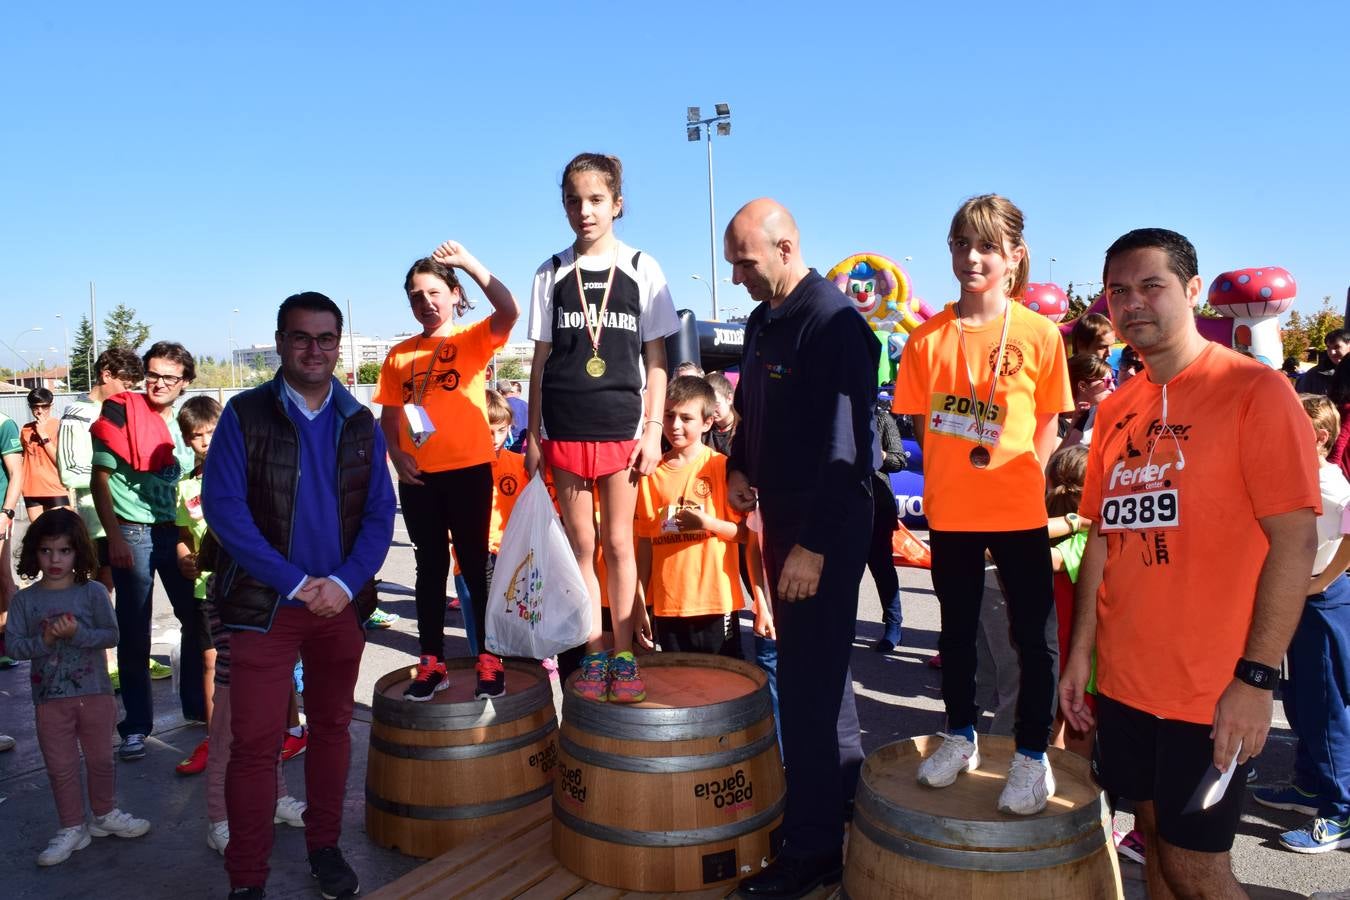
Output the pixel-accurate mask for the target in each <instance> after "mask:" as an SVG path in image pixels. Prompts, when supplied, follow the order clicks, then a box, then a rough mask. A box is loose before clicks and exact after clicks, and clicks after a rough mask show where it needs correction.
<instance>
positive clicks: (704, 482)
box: [694, 475, 712, 499]
mask: <svg viewBox="0 0 1350 900" xmlns="http://www.w3.org/2000/svg"><path fill="white" fill-rule="evenodd" d="M694 496H696V497H698V498H699V499H707V498H708V497H710V496H712V479H710V478H709V477H708V476H707V475H700V476H698V480H697V481H695V482H694Z"/></svg>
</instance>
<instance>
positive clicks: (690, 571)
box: [634, 375, 746, 659]
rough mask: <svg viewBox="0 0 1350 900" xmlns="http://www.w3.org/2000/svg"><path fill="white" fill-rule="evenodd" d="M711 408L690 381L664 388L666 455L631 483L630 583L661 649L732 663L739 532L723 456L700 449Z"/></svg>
mask: <svg viewBox="0 0 1350 900" xmlns="http://www.w3.org/2000/svg"><path fill="white" fill-rule="evenodd" d="M716 405H717V394H716V392H714V391H713V388H712V385H710V384H708V382H706V381H704V380H703V379H702V378H699V377H698V376H696V375H681V376H679V377H677V378H675V379H673V380H672V381H671V382H670V385H669V386H668V387H667V388H666V407H665V416H664V421H663V422H662V431H663V434H664V435H665V438H666V441H667V443H669V444H670V450H669V451H668V452H667V453H666V454H665V455H664V456H663V457H662V459H661V464H660V465H659V466H657V467H656V471H654V472H652V473H651V474H650V475H648V476H646V477H645V478H643V479H642V481H641V483H640V484H639V485H638V499H637V512H636V516H635V519H636V526H635V528H634V532H635V533H636V535H637V538H638V583H639V584H642V585H643V586H644V587H645V588H646V594H647V604H648V605H649V606H651V607H652V613H653V620H652V626H653V631H654V633H655V637H656V642H657V643H658V644H660V645H661V649H662V650H667V651H676V652H680V651H683V652H694V653H718V654H721V655H723V656H731V657H734V658H737V659H739V658H740V656H741V654H740V652H739V649H740V646H739V641H740V633H739V631H738V630H737V629H736V628H735V627H733V626H734V619H733V618H732V613H733V612H734V611H735V610H737V609H739V608H740V607H741V602H742V599H741V576H740V565H739V560H740V554H739V553H738V552H737V549H736V545H737V544H739V543H743V542H744V541H745V538H746V528H745V522H744V517H743V516H742V515H741V514H740V513H737V512H733V511H732V510H731V508H730V505H729V504H728V503H727V480H726V474H727V458H726V457H725V456H723V455H722V454H721V453H718V452H717V451H716V450H714V449H712V448H711V447H707V446H704V444H703V435H704V434H705V433H706V432H707V431H708V429H710V428H712V427H713V414H714V411H715V407H716Z"/></svg>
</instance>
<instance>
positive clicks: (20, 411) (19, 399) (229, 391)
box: [0, 384, 375, 425]
mask: <svg viewBox="0 0 1350 900" xmlns="http://www.w3.org/2000/svg"><path fill="white" fill-rule="evenodd" d="M246 390H248V389H247V388H189V389H187V390H186V391H184V392H183V396H181V397H179V398H178V403H177V404H175V407H174V408H175V409H176V408H177V407H178V406H181V405H182V403H183V401H185V400H187V398H189V397H195V396H197V395H199V394H205V395H206V396H208V397H215V398H216V399H217V400H219V401H220V404H221V405H222V406H224V405H225V404H226V403H227V402H228V401H229V399H230V398H231V397H233V396H234V395H235V394H241V393H243V392H244V391H246ZM348 390H350V391H351V392H352V394H353V396H355V397H356V399H358V400H360V401H361V402H362V403H364V404H365V405H366V406H373V405H374V404H373V403H371V398H372V397H374V396H375V385H373V384H358V385H357V386H356V387H354V388H348ZM78 396H79V394H55V395H53V398H52V415H54V416H56V417H57V418H58V419H59V418H60V417H61V415H62V414H63V413H64V412H65V411H66V406H67V404H69V403H70V401H71V400H74V399H75V398H76V397H78ZM0 413H4V414H5V415H7V416H9V417H10V418H11V419H13V420H14V421H15V422H18V423H19V424H20V425H22V424H24V423H25V422H31V421H32V420H33V416H32V414H31V413H30V412H29V411H28V395H27V394H6V395H3V396H0Z"/></svg>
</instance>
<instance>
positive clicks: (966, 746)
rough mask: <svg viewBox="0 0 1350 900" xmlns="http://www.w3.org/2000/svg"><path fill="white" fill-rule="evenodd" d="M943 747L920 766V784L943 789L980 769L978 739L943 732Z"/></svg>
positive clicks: (941, 734)
mask: <svg viewBox="0 0 1350 900" xmlns="http://www.w3.org/2000/svg"><path fill="white" fill-rule="evenodd" d="M940 736H941V737H942V746H941V747H938V748H937V751H936V752H934V753H933V755H932V756H930V757H928V758H927V759H925V760H924V761H923V762H921V763H920V764H919V784H922V785H924V786H926V787H932V788H942V787H946V786H947V785H949V784H951V783H952V782H954V781H956V776H957V775H960V774H961V773H962V772H974V771H975V770H976V769H978V768H979V767H980V748H979V744H978V740H979V739H978V738H977V739H976V740H973V741H968V740H966V738H965V736H964V735H960V734H947V733H946V732H941V733H940Z"/></svg>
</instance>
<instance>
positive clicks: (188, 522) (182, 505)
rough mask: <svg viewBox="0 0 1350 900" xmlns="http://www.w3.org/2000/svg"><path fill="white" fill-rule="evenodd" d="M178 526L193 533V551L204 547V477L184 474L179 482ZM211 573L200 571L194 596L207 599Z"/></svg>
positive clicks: (194, 586) (195, 584) (194, 585)
mask: <svg viewBox="0 0 1350 900" xmlns="http://www.w3.org/2000/svg"><path fill="white" fill-rule="evenodd" d="M177 523H178V527H180V528H186V529H187V530H188V533H189V534H190V535H192V552H193V553H196V552H197V551H198V550H200V549H201V547H202V538H204V537H206V516H205V515H203V514H202V477H201V476H200V475H197V476H195V477H194V476H192V475H184V476H183V477H182V479H181V480H179V482H178V519H177ZM210 574H211V573H209V572H198V573H197V580H196V582H194V583H193V596H195V597H196V598H197V599H198V600H205V599H206V579H207V577H208V576H209V575H210Z"/></svg>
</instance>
